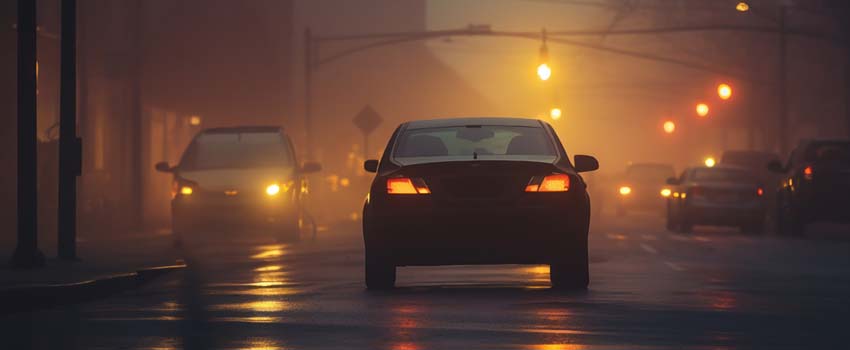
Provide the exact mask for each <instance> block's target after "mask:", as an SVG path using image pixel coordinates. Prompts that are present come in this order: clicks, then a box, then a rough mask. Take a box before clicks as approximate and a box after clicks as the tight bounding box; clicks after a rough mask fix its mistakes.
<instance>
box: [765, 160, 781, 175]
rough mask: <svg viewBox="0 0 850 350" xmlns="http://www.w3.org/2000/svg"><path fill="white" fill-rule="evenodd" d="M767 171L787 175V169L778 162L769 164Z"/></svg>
mask: <svg viewBox="0 0 850 350" xmlns="http://www.w3.org/2000/svg"><path fill="white" fill-rule="evenodd" d="M767 170H770V171H771V172H774V173H778V174H784V173H785V167H783V166H782V163H780V162H779V161H778V160H774V161H772V162H770V163H767Z"/></svg>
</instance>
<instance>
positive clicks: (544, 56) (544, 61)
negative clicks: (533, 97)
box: [537, 29, 552, 81]
mask: <svg viewBox="0 0 850 350" xmlns="http://www.w3.org/2000/svg"><path fill="white" fill-rule="evenodd" d="M541 36H542V37H543V44H541V45H540V56H539V58H538V59H539V61H540V65H538V66H537V77H539V78H540V80H542V81H547V80H549V78H550V77H552V67H549V47H547V46H546V29H543V32H542V33H541Z"/></svg>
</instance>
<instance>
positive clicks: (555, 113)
mask: <svg viewBox="0 0 850 350" xmlns="http://www.w3.org/2000/svg"><path fill="white" fill-rule="evenodd" d="M549 117H550V118H552V120H558V119H561V109H560V108H557V107H555V108H552V109H551V110H549Z"/></svg>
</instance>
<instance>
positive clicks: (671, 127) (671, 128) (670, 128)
mask: <svg viewBox="0 0 850 350" xmlns="http://www.w3.org/2000/svg"><path fill="white" fill-rule="evenodd" d="M663 128H664V132H665V133H668V134H672V133H673V132H675V131H676V123H674V122H673V121H672V120H668V121H666V122H664V126H663Z"/></svg>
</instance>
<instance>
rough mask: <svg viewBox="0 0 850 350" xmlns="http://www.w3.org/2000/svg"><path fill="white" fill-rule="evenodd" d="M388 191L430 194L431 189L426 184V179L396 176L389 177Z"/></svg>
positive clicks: (392, 192)
mask: <svg viewBox="0 0 850 350" xmlns="http://www.w3.org/2000/svg"><path fill="white" fill-rule="evenodd" d="M387 193H389V194H430V193H431V189H430V188H428V185H427V184H425V180H422V179H419V178H416V179H411V178H407V177H395V178H390V179H387Z"/></svg>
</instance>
